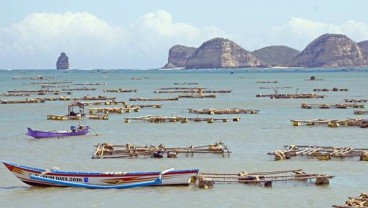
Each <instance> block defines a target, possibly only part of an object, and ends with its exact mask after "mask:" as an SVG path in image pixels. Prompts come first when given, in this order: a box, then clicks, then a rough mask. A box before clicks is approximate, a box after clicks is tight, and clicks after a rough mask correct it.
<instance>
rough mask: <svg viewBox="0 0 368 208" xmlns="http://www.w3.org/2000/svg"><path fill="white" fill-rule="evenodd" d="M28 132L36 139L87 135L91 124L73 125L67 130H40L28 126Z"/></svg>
mask: <svg viewBox="0 0 368 208" xmlns="http://www.w3.org/2000/svg"><path fill="white" fill-rule="evenodd" d="M27 129H28V132H27V134H26V135H28V136H31V137H34V138H36V139H40V138H52V137H58V138H59V137H70V136H80V135H86V134H87V133H88V131H89V129H90V128H89V126H78V127H75V126H71V127H70V130H66V131H38V130H32V129H31V128H27Z"/></svg>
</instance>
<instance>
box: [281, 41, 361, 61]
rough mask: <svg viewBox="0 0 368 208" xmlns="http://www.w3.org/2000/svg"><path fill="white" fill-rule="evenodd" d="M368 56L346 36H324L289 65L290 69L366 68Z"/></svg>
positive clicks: (311, 44) (308, 46)
mask: <svg viewBox="0 0 368 208" xmlns="http://www.w3.org/2000/svg"><path fill="white" fill-rule="evenodd" d="M367 63H368V56H367V53H366V52H365V51H364V50H361V49H360V47H359V46H358V45H357V44H356V43H355V42H354V41H352V40H351V39H349V38H348V37H347V36H345V35H340V34H324V35H322V36H320V37H318V38H317V39H315V40H313V41H312V42H311V43H310V44H308V45H307V47H306V48H305V49H304V50H303V51H302V52H301V53H300V54H299V55H297V56H296V57H294V58H293V60H292V61H291V62H289V63H288V64H287V65H288V66H290V67H344V66H364V65H367Z"/></svg>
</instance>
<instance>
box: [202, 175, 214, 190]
mask: <svg viewBox="0 0 368 208" xmlns="http://www.w3.org/2000/svg"><path fill="white" fill-rule="evenodd" d="M214 184H215V182H214V181H213V180H212V179H211V178H205V177H200V178H199V183H198V185H199V188H204V189H209V188H212V187H213V185H214Z"/></svg>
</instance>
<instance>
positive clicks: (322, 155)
mask: <svg viewBox="0 0 368 208" xmlns="http://www.w3.org/2000/svg"><path fill="white" fill-rule="evenodd" d="M317 159H318V160H330V159H331V156H330V155H329V154H319V155H317Z"/></svg>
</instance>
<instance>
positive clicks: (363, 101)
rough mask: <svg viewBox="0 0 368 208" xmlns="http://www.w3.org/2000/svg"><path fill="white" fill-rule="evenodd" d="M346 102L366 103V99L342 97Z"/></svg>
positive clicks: (367, 100)
mask: <svg viewBox="0 0 368 208" xmlns="http://www.w3.org/2000/svg"><path fill="white" fill-rule="evenodd" d="M344 101H345V102H347V103H366V102H368V99H344Z"/></svg>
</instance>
